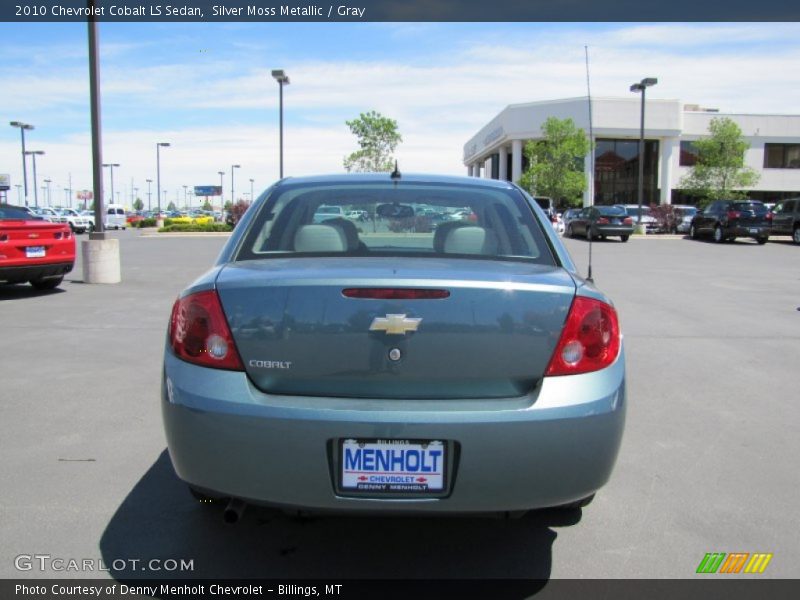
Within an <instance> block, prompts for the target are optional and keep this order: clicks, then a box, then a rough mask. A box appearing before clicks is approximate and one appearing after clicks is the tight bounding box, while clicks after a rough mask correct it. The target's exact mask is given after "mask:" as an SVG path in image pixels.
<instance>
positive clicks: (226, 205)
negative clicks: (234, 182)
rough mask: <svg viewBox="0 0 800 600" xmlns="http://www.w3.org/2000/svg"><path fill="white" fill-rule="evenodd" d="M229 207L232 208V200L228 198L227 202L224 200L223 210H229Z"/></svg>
mask: <svg viewBox="0 0 800 600" xmlns="http://www.w3.org/2000/svg"><path fill="white" fill-rule="evenodd" d="M231 208H233V202H231V201H230V200H228V201H227V202H225V207H224V208H223V210H227V211H230V210H231Z"/></svg>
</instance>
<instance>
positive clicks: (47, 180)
mask: <svg viewBox="0 0 800 600" xmlns="http://www.w3.org/2000/svg"><path fill="white" fill-rule="evenodd" d="M52 181H53V180H52V179H42V183H46V184H47V186H46V187H45V188H44V189H45V190H47V206H53V203H52V202H51V200H50V183H51V182H52Z"/></svg>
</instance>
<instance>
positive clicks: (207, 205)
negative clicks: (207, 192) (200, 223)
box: [203, 200, 214, 210]
mask: <svg viewBox="0 0 800 600" xmlns="http://www.w3.org/2000/svg"><path fill="white" fill-rule="evenodd" d="M203 210H214V208H213V207H212V206H211V202H209V201H208V200H206V201H205V202H203Z"/></svg>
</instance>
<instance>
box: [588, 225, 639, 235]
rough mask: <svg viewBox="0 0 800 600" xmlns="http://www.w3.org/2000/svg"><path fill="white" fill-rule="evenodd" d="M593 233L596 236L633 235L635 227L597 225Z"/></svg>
mask: <svg viewBox="0 0 800 600" xmlns="http://www.w3.org/2000/svg"><path fill="white" fill-rule="evenodd" d="M592 232H593V233H594V234H596V235H610V236H616V235H632V234H633V226H631V225H595V226H594V227H593V228H592Z"/></svg>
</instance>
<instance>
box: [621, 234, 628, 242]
mask: <svg viewBox="0 0 800 600" xmlns="http://www.w3.org/2000/svg"><path fill="white" fill-rule="evenodd" d="M629 237H631V236H629V235H621V236H619V239H621V240H622V241H623V242H627V241H628V238H629Z"/></svg>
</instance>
